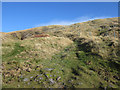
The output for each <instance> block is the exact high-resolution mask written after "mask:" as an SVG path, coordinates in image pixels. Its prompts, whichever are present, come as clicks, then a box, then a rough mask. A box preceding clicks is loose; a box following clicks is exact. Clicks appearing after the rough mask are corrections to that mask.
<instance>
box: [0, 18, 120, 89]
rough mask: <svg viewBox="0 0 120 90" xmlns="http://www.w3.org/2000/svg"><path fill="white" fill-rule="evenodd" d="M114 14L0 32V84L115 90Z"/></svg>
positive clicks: (118, 80)
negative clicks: (0, 45) (79, 21)
mask: <svg viewBox="0 0 120 90" xmlns="http://www.w3.org/2000/svg"><path fill="white" fill-rule="evenodd" d="M119 34H120V31H119V24H118V18H106V19H96V20H91V21H88V22H82V23H75V24H72V25H66V26H63V25H50V26H41V27H36V28H31V29H26V30H20V31H14V32H9V33H3V32H1V35H0V36H1V40H2V66H3V68H2V69H3V75H2V77H3V87H4V88H12V87H15V88H23V87H24V88H119V87H120V52H119V51H120V39H119V38H120V35H119Z"/></svg>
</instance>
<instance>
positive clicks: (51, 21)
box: [2, 2, 118, 32]
mask: <svg viewBox="0 0 120 90" xmlns="http://www.w3.org/2000/svg"><path fill="white" fill-rule="evenodd" d="M111 17H118V3H117V2H16V3H15V2H3V3H2V31H3V32H11V31H17V30H24V29H28V28H33V27H38V26H44V25H59V24H60V25H70V24H73V23H77V22H84V21H88V20H93V19H98V18H111Z"/></svg>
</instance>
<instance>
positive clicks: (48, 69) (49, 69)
mask: <svg viewBox="0 0 120 90" xmlns="http://www.w3.org/2000/svg"><path fill="white" fill-rule="evenodd" d="M45 70H47V71H52V70H54V68H45Z"/></svg>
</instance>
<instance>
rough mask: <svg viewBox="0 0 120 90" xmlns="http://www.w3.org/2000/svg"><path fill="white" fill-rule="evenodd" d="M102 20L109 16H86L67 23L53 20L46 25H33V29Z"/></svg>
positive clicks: (66, 21)
mask: <svg viewBox="0 0 120 90" xmlns="http://www.w3.org/2000/svg"><path fill="white" fill-rule="evenodd" d="M104 18H111V17H109V16H102V17H88V16H83V17H79V18H76V19H74V20H71V21H68V20H53V21H50V22H47V23H41V24H38V25H35V27H39V26H48V25H71V24H74V23H81V22H86V21H89V20H95V19H104Z"/></svg>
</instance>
